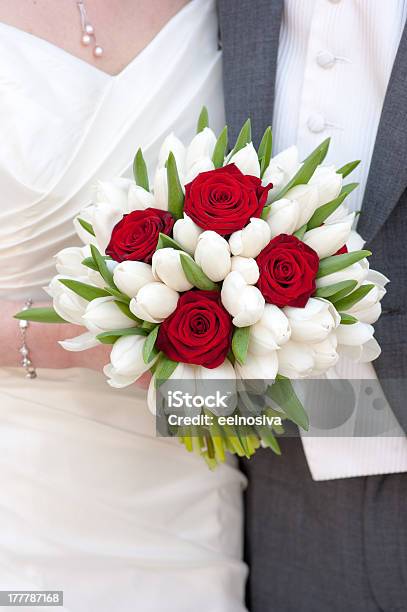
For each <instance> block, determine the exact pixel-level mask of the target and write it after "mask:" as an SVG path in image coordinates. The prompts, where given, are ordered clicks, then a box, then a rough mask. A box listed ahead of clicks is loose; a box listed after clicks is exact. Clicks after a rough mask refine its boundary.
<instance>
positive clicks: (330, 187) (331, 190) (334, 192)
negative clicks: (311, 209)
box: [308, 166, 343, 206]
mask: <svg viewBox="0 0 407 612" xmlns="http://www.w3.org/2000/svg"><path fill="white" fill-rule="evenodd" d="M342 183H343V178H342V174H337V172H336V170H335V167H334V166H318V168H317V169H316V170H315V172H314V174H313V175H312V177H311V178H310V180H309V183H308V184H309V185H313V186H314V187H317V189H318V206H322V204H326V203H327V202H331V201H332V200H335V198H337V197H338V195H339V194H340V191H341V189H342Z"/></svg>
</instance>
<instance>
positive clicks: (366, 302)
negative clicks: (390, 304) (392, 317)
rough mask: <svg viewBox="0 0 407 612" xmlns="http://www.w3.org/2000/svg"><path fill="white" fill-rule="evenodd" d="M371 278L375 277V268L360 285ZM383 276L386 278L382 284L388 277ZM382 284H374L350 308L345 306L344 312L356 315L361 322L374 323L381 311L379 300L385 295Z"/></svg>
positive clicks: (366, 283)
mask: <svg viewBox="0 0 407 612" xmlns="http://www.w3.org/2000/svg"><path fill="white" fill-rule="evenodd" d="M369 277H370V278H369ZM372 278H377V277H376V276H375V270H370V271H369V274H368V277H367V280H366V281H365V282H363V283H362V285H361V286H362V287H363V285H368V284H370V281H371V279H372ZM384 278H385V279H386V280H385V282H384V284H386V282H387V281H388V279H387V278H386V277H384ZM384 284H376V285H374V287H372V289H370V291H369V293H367V295H365V296H364V297H363V298H362V299H361V300H359V302H357V303H356V304H354V305H353V306H351V307H350V308H347V309H346V310H345V312H348V313H349V314H350V315H352V316H353V317H356V318H357V319H358V321H361V322H362V323H370V324H372V323H375V322H376V321H377V319H378V318H379V317H380V315H381V313H382V306H381V304H380V302H381V300H382V299H383V297H384V296H385V295H386V289H385V288H384Z"/></svg>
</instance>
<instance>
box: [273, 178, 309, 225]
mask: <svg viewBox="0 0 407 612" xmlns="http://www.w3.org/2000/svg"><path fill="white" fill-rule="evenodd" d="M284 197H285V198H288V199H289V200H296V201H297V202H298V220H297V226H296V227H295V229H298V228H300V227H301V226H302V225H304V223H307V221H309V220H310V219H311V217H312V215H313V214H314V212H315V211H316V209H317V208H318V206H319V201H318V189H317V188H316V187H314V186H312V185H309V184H308V185H296V186H295V187H292V188H291V189H289V190H288V191H287V193H286V194H285V196H284ZM273 206H274V204H273Z"/></svg>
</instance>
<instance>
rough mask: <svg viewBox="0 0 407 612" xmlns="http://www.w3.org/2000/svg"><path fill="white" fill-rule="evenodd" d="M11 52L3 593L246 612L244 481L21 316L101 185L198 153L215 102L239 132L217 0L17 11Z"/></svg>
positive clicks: (4, 256) (2, 377) (4, 27)
mask: <svg viewBox="0 0 407 612" xmlns="http://www.w3.org/2000/svg"><path fill="white" fill-rule="evenodd" d="M86 26H88V27H86ZM89 26H91V27H89ZM0 51H1V54H0V74H1V79H0V113H1V117H2V137H1V140H0V192H1V199H2V204H1V209H0V298H1V318H2V326H1V344H2V350H1V352H0V360H1V361H0V439H1V454H0V476H1V492H0V589H7V590H10V589H11V590H26V591H27V590H46V589H49V590H63V591H64V606H63V609H65V610H69V611H72V612H85V611H92V612H96V611H97V612H111V611H114V610H119V611H120V612H127V611H132V612H133V611H135V610H136V611H140V612H141V611H143V612H147V611H153V612H156V611H157V612H158V611H159V612H171V611H177V612H182V611H184V610H190V609H193V610H194V612H242V611H243V610H244V609H245V608H244V604H243V600H244V596H243V593H244V581H245V576H246V568H245V565H244V564H243V562H242V560H241V554H242V505H241V495H242V489H243V486H244V479H243V476H242V475H241V474H240V473H239V472H238V471H237V469H236V468H235V467H234V465H233V464H229V465H226V466H223V467H222V468H221V469H218V470H216V471H215V472H210V471H209V470H208V468H207V467H206V465H205V464H204V463H203V462H202V461H201V460H200V459H199V458H198V457H196V456H194V455H189V454H188V453H186V452H185V450H184V449H183V448H182V447H181V446H180V445H179V444H178V443H177V442H176V441H175V440H172V439H164V438H158V437H156V436H155V423H154V418H153V417H152V416H151V415H150V414H149V413H148V410H147V408H146V405H145V391H144V390H139V389H137V388H136V387H135V386H133V387H131V388H129V389H127V390H122V391H118V390H112V389H110V388H109V387H108V386H107V384H106V382H105V379H104V377H103V375H102V374H101V373H100V369H101V367H102V366H103V365H104V364H106V363H107V362H108V361H109V359H108V353H107V352H106V349H105V348H103V347H100V348H97V349H92V350H91V351H86V352H84V353H67V352H64V351H63V350H62V349H61V348H59V347H58V344H57V341H58V340H59V339H61V338H66V337H68V335H71V336H74V335H77V333H78V330H75V329H72V327H71V326H70V327H69V328H68V329H66V328H65V326H64V325H55V326H44V327H42V326H40V325H38V324H30V325H29V327H28V328H27V329H26V330H22V329H20V327H19V324H18V323H17V321H15V320H13V319H12V315H13V314H14V313H15V312H16V311H17V310H20V309H21V307H22V306H23V305H24V303H25V302H26V301H27V300H28V299H31V300H33V302H34V304H33V305H34V306H39V305H41V302H42V301H44V300H45V299H46V294H45V293H44V292H43V290H42V287H44V286H45V285H47V283H48V281H49V280H50V278H51V276H52V275H53V273H54V270H53V265H52V256H53V255H54V254H55V253H56V252H57V251H59V250H60V249H61V248H63V247H65V246H67V245H72V244H73V237H74V230H73V225H72V219H73V217H74V216H75V215H76V214H77V213H78V212H79V210H80V209H82V208H83V207H84V206H85V205H86V204H88V203H89V202H90V200H91V198H92V190H93V189H94V188H95V184H97V183H98V181H104V180H109V179H111V178H113V177H115V176H118V175H122V176H131V167H132V160H133V156H134V153H135V151H136V150H137V148H138V147H139V146H141V147H142V148H143V150H144V152H145V157H146V159H147V161H150V162H151V161H152V160H153V159H154V158H155V157H156V156H157V153H158V147H159V145H160V143H161V142H162V140H163V138H164V137H165V136H166V135H167V134H168V133H170V132H171V131H172V130H174V131H175V132H176V133H177V135H178V136H179V137H180V138H181V139H185V140H188V139H190V138H191V137H192V136H193V134H194V130H195V122H196V118H197V116H198V114H199V110H200V109H201V107H202V105H204V104H205V105H206V106H207V107H208V109H209V111H210V116H211V124H212V127H213V128H214V129H215V130H217V131H219V129H220V128H221V127H222V125H223V122H224V115H223V99H222V85H221V56H220V51H219V50H218V43H217V20H216V7H215V3H214V0H191V1H190V2H188V3H187V2H185V0H161V1H160V2H157V1H156V0H155V1H153V2H152V1H151V0H138V1H136V2H135V1H134V0H85V1H84V2H76V0H59V1H58V2H55V0H19V2H13V1H9V2H2V3H0ZM99 188H100V189H103V183H102V184H100V183H99ZM13 321H14V322H13ZM24 333H25V342H26V344H27V346H28V348H29V351H30V359H31V361H32V364H33V368H36V373H37V377H36V378H33V379H29V378H26V376H25V374H26V372H25V369H24V368H23V366H22V365H21V362H22V355H21V354H20V352H19V349H20V347H21V344H22V339H23V335H24ZM90 368H94V370H92V369H90Z"/></svg>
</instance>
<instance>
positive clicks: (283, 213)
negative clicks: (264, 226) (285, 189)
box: [266, 198, 300, 238]
mask: <svg viewBox="0 0 407 612" xmlns="http://www.w3.org/2000/svg"><path fill="white" fill-rule="evenodd" d="M299 216H300V207H299V204H298V202H297V200H289V199H288V198H282V199H281V200H276V201H275V202H273V203H272V205H271V208H270V211H269V213H268V215H267V219H266V221H267V223H268V226H269V228H270V230H271V238H274V237H275V236H278V235H279V234H292V233H293V232H294V231H295V230H296V229H297V227H299V223H298V219H299Z"/></svg>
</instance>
